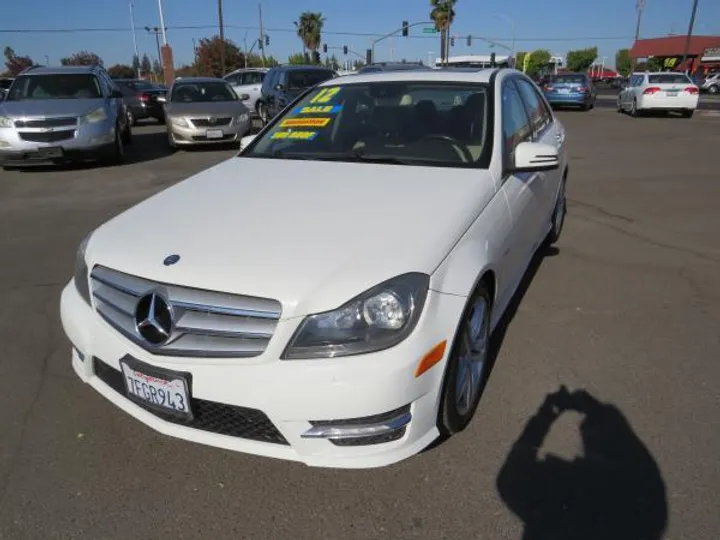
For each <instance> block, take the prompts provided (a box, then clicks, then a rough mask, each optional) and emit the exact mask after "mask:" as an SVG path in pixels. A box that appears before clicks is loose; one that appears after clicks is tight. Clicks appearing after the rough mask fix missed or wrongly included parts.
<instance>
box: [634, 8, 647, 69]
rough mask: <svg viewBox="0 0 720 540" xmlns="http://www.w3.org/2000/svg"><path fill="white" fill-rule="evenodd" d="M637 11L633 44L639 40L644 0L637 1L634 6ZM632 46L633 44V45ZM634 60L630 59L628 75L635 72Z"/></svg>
mask: <svg viewBox="0 0 720 540" xmlns="http://www.w3.org/2000/svg"><path fill="white" fill-rule="evenodd" d="M635 7H636V9H637V26H635V43H637V41H638V39H640V22H641V21H642V15H643V10H644V9H645V0H637V4H636V5H635ZM633 45H634V43H633ZM635 64H636V61H635V58H632V59H631V61H630V73H633V72H634V71H635Z"/></svg>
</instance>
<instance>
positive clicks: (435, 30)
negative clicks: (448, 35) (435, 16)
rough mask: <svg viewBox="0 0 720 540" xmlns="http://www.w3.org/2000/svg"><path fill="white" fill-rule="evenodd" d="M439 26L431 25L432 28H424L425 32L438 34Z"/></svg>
mask: <svg viewBox="0 0 720 540" xmlns="http://www.w3.org/2000/svg"><path fill="white" fill-rule="evenodd" d="M436 33H437V28H435V27H434V26H431V27H430V28H423V34H436Z"/></svg>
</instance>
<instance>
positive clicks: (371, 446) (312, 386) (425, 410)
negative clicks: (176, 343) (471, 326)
mask: <svg viewBox="0 0 720 540" xmlns="http://www.w3.org/2000/svg"><path fill="white" fill-rule="evenodd" d="M464 305H465V299H464V298H461V297H458V296H452V295H445V294H440V293H436V292H432V291H431V292H430V293H429V295H428V299H427V302H426V305H425V308H424V311H423V315H422V316H421V319H420V321H419V322H418V326H417V328H416V329H415V330H414V332H413V334H412V335H411V336H410V337H409V338H408V339H406V340H405V341H403V342H402V343H400V344H399V345H397V346H396V347H393V348H392V349H388V350H386V351H382V352H378V353H374V354H367V355H361V356H357V357H347V358H336V359H325V360H291V361H286V360H279V357H280V354H281V353H282V351H283V349H284V347H285V345H286V344H287V342H288V341H289V339H290V337H291V336H292V334H293V332H294V331H295V329H296V328H297V326H298V324H299V323H300V322H301V318H296V319H289V320H281V321H280V323H279V324H278V326H277V329H276V331H275V334H274V336H273V338H272V339H271V341H270V343H269V345H268V347H267V349H266V351H265V353H263V354H262V355H261V356H258V357H255V358H243V359H202V358H184V357H159V356H154V355H152V354H150V353H148V352H147V351H145V350H143V349H141V348H140V347H138V346H136V345H135V344H133V343H131V342H130V341H128V340H126V339H125V338H123V337H122V336H121V335H120V334H119V333H117V332H116V331H115V330H114V329H113V328H111V327H110V326H109V325H108V324H107V323H106V322H105V321H104V320H102V319H101V318H100V317H99V316H97V315H96V313H95V312H94V311H93V309H92V308H91V307H90V306H88V305H87V304H86V303H85V301H84V300H83V299H82V298H81V297H80V295H79V294H78V292H77V289H76V288H75V286H74V284H73V283H72V282H71V283H69V284H68V286H67V287H66V288H65V290H64V291H63V293H62V298H61V318H62V324H63V327H64V329H65V333H66V334H67V336H68V337H69V339H70V341H71V342H72V344H73V354H72V365H73V368H74V369H75V372H76V373H77V374H78V376H79V377H80V378H81V379H82V380H83V381H84V382H86V383H88V384H89V385H90V386H92V387H93V388H94V389H95V390H97V391H98V392H100V394H102V395H103V396H104V397H106V398H107V399H108V400H110V401H111V402H112V403H114V404H115V405H117V406H118V407H120V408H121V409H122V410H124V411H125V412H127V413H128V414H130V415H131V416H133V417H135V418H137V419H138V420H140V421H141V422H143V423H145V424H146V425H148V426H150V427H152V428H153V429H155V430H157V431H159V432H161V433H164V434H166V435H170V436H173V437H178V438H181V439H186V440H189V441H194V442H198V443H202V444H207V445H210V446H216V447H220V448H225V449H229V450H235V451H240V452H246V453H251V454H257V455H263V456H269V457H275V458H282V459H288V460H293V461H300V462H303V463H305V464H307V465H311V466H321V467H339V468H366V467H379V466H384V465H389V464H392V463H395V462H397V461H400V460H403V459H405V458H408V457H410V456H412V455H413V454H416V453H418V452H419V451H421V450H422V449H423V448H425V447H426V446H427V445H429V444H430V443H431V442H432V441H433V440H434V439H435V438H437V436H438V435H439V431H438V429H437V425H436V423H437V410H438V403H439V398H440V388H441V385H442V376H443V373H444V366H445V363H446V360H447V354H448V351H449V350H450V347H449V346H448V347H447V348H446V353H445V356H444V357H443V359H442V361H441V362H439V363H438V364H437V365H436V366H434V367H433V368H432V369H430V370H429V371H427V372H425V373H424V374H423V375H421V376H420V377H417V378H416V377H415V376H414V370H415V368H416V366H417V364H418V362H419V361H420V359H421V358H422V357H423V356H424V355H425V354H426V353H427V352H428V351H429V350H430V349H432V348H433V347H434V346H435V345H437V344H438V343H439V342H441V341H443V340H448V342H449V343H451V341H452V336H453V335H454V333H455V330H456V328H455V327H456V324H457V321H458V320H459V318H460V315H461V313H462V311H463V309H464ZM126 355H130V356H132V357H133V358H136V359H138V360H140V361H142V362H144V363H146V364H149V365H151V366H155V367H159V368H164V369H170V370H175V371H183V372H188V373H190V374H191V377H192V383H191V388H190V394H191V402H192V406H193V407H194V408H195V407H200V408H201V410H202V411H210V412H208V414H215V412H216V411H217V410H218V409H217V407H221V408H224V409H223V410H225V411H227V410H228V409H232V410H237V411H240V412H239V413H238V414H241V415H245V418H249V421H250V422H253V429H254V430H255V431H253V432H252V433H253V434H252V435H251V436H248V435H247V434H242V433H241V434H240V435H235V436H233V435H231V434H227V433H228V430H225V432H224V433H219V432H218V430H215V431H211V430H208V429H207V428H206V427H203V426H202V425H200V426H199V425H197V424H182V423H179V422H176V421H172V419H166V418H162V417H161V416H159V415H158V414H156V413H153V412H150V411H149V410H147V409H145V408H143V407H141V406H139V405H137V404H135V402H133V401H130V400H129V399H128V398H127V397H126V396H125V394H124V388H123V387H122V386H120V385H119V384H118V382H117V381H118V379H117V377H118V374H119V372H120V367H119V361H120V359H121V358H122V357H124V356H126ZM98 362H100V363H98ZM108 369H109V370H110V377H108ZM112 377H115V381H116V382H113V379H112ZM119 381H120V384H122V376H120V379H119ZM113 386H115V387H113ZM213 411H215V412H213ZM258 413H259V414H258ZM406 413H409V416H410V418H407V416H404V417H403V415H405V414H406ZM218 414H221V413H218ZM222 414H224V413H222ZM223 418H225V419H226V418H227V417H226V416H223ZM203 421H205V420H203ZM209 421H210V422H212V420H209ZM243 421H244V420H243ZM348 424H350V425H354V426H357V425H358V424H360V425H364V426H368V425H370V426H378V425H383V424H389V425H390V426H391V428H393V429H391V430H390V431H388V430H387V429H386V430H385V431H383V430H382V429H381V430H380V431H381V432H379V433H378V437H377V438H375V439H372V438H368V439H367V440H365V441H360V442H361V443H362V444H350V445H348V444H345V443H343V442H340V443H338V441H337V440H334V441H331V440H329V439H328V438H327V436H328V435H327V434H328V433H330V434H331V435H332V432H333V430H332V428H333V427H336V426H340V427H341V428H342V427H343V426H347V425H348ZM257 430H259V432H260V435H259V436H258V431H257ZM398 430H401V431H400V432H399V433H398ZM322 433H324V435H323V434H322ZM388 433H393V435H392V436H388ZM277 435H280V438H277ZM383 437H384V438H383ZM371 439H372V440H371ZM283 441H284V442H283ZM346 442H347V441H346ZM356 442H357V441H356Z"/></svg>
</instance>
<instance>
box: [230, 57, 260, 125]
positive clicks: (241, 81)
mask: <svg viewBox="0 0 720 540" xmlns="http://www.w3.org/2000/svg"><path fill="white" fill-rule="evenodd" d="M268 71H270V69H269V68H246V69H238V70H236V71H233V72H232V73H230V74H229V75H225V77H223V78H224V79H225V80H226V81H227V82H228V83H230V86H232V89H233V90H234V91H235V93H236V94H237V95H238V97H240V96H242V95H243V94H246V95H247V96H249V99H247V100H245V101H243V104H244V105H245V106H246V107H247V108H248V109H250V112H251V113H252V115H253V116H258V117H259V116H260V114H259V113H258V109H257V106H258V99H260V95H261V89H262V83H263V80H264V79H265V75H266V74H267V72H268Z"/></svg>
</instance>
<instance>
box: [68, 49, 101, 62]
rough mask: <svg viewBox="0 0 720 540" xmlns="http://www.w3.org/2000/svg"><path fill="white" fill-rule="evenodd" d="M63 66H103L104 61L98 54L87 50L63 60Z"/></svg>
mask: <svg viewBox="0 0 720 540" xmlns="http://www.w3.org/2000/svg"><path fill="white" fill-rule="evenodd" d="M60 63H61V64H62V65H63V66H102V65H103V61H102V58H100V57H99V56H98V55H97V54H95V53H93V52H88V51H85V50H82V51H79V52H76V53H75V54H72V55H70V56H68V57H65V58H61V59H60Z"/></svg>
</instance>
